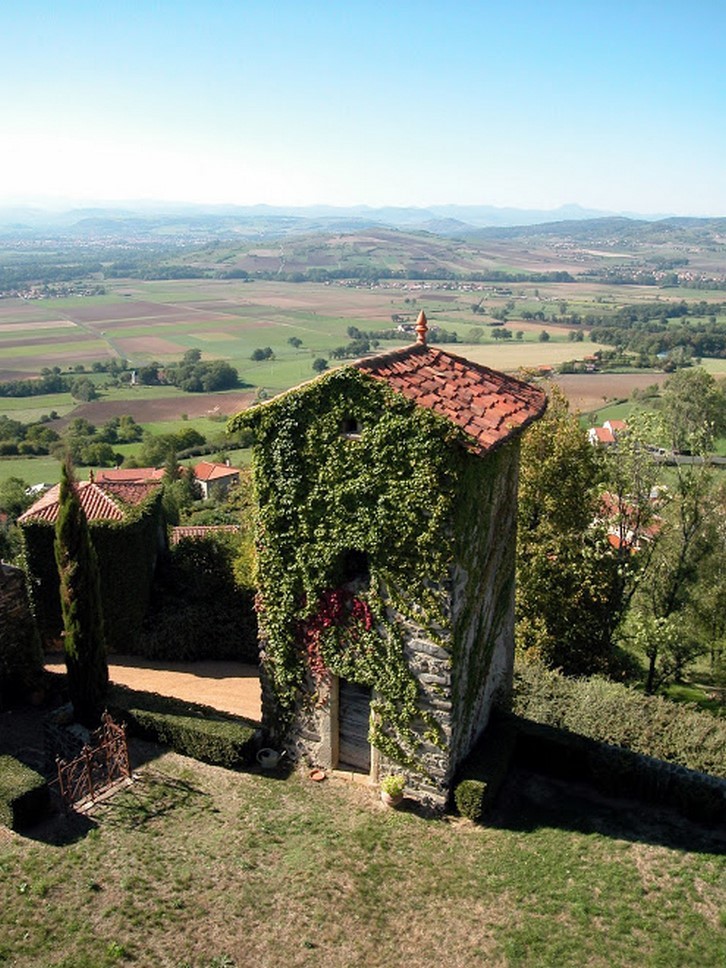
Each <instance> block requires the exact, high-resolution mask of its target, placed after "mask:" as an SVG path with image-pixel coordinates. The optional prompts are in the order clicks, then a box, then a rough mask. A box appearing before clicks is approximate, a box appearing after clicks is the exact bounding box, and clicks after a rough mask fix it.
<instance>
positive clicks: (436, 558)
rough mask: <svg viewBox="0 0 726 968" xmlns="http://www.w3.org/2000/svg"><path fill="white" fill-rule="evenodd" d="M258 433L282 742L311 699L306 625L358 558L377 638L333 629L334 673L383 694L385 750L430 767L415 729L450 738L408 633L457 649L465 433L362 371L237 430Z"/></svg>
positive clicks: (264, 592) (265, 576)
mask: <svg viewBox="0 0 726 968" xmlns="http://www.w3.org/2000/svg"><path fill="white" fill-rule="evenodd" d="M244 426H252V428H253V429H254V431H255V434H256V442H257V446H256V448H255V458H254V461H255V463H254V480H255V488H256V496H257V506H258V520H257V551H258V560H257V585H258V589H259V594H258V618H259V623H260V631H261V637H262V641H263V648H264V653H265V659H266V669H267V673H268V675H269V676H270V679H271V684H272V688H273V690H274V692H275V696H276V701H277V706H278V710H279V717H280V722H279V724H278V725H279V731H280V733H281V735H284V732H285V730H286V729H287V728H288V727H289V726H290V724H291V721H292V717H293V715H294V713H295V710H296V707H297V704H298V702H299V701H300V700H302V699H303V698H304V697H305V695H306V693H307V692H308V691H309V685H310V675H311V673H310V668H309V664H308V662H307V652H306V648H305V629H306V624H308V625H309V623H310V622H311V621H312V620H314V618H315V616H316V615H318V613H319V611H320V608H321V602H323V601H325V596H326V593H329V592H330V591H331V590H334V589H338V588H340V587H341V586H343V585H345V583H346V580H347V577H348V576H347V575H346V560H347V556H348V555H349V554H350V553H351V552H356V553H358V554H359V555H363V556H365V560H366V561H367V565H368V569H369V573H370V580H369V581H368V582H367V583H365V584H366V587H364V588H361V589H358V588H357V589H356V596H357V598H358V599H359V600H360V601H361V602H363V603H365V606H366V608H367V609H368V610H369V612H370V615H371V617H372V621H371V628H369V629H365V628H363V629H359V630H358V632H357V634H356V635H355V636H353V637H352V638H353V639H354V642H353V647H351V636H350V635H346V634H340V627H339V625H338V626H337V627H336V626H334V627H332V628H330V629H329V632H328V633H327V634H326V635H325V636H324V642H323V644H322V650H323V655H324V660H325V665H326V667H327V668H328V669H329V670H330V671H331V672H333V673H334V674H337V675H342V676H345V677H346V678H349V679H351V680H353V681H356V682H359V683H361V684H363V685H371V686H375V689H376V694H377V697H378V698H377V700H375V701H374V711H375V712H376V713H377V716H376V717H374V719H375V725H374V726H373V734H372V735H371V737H370V739H371V742H373V744H374V745H375V746H377V747H378V748H379V749H381V750H382V751H383V752H384V753H385V754H386V755H388V756H390V757H391V758H392V759H394V760H396V761H398V762H400V763H404V764H406V765H408V766H412V767H415V766H417V761H416V757H415V745H416V743H417V742H418V741H417V739H416V737H415V733H414V725H415V724H417V725H420V723H421V720H423V721H424V724H425V725H426V726H428V727H429V735H428V736H427V739H434V738H435V736H436V733H435V723H433V722H430V723H429V722H427V720H426V717H425V716H422V714H421V711H420V708H419V702H418V699H419V697H418V686H417V683H416V680H415V679H414V677H413V675H412V673H411V671H410V669H409V667H408V664H407V662H406V658H405V655H404V648H403V636H402V631H403V622H404V621H406V620H410V621H412V622H414V623H415V624H416V625H417V626H418V627H419V628H422V629H423V630H424V631H425V634H426V635H427V636H429V637H431V638H434V639H436V640H439V641H441V642H442V643H445V642H447V641H448V640H449V639H450V633H451V620H450V616H449V615H448V614H447V609H446V602H445V593H444V591H443V590H442V588H441V585H440V582H441V579H442V576H447V575H448V574H449V571H450V568H451V565H452V564H453V559H454V548H455V545H454V538H453V529H452V527H451V524H452V521H453V518H454V513H455V505H456V502H457V498H458V496H459V481H460V478H461V469H462V466H463V463H464V462H466V461H467V460H468V461H471V460H473V459H474V458H472V457H471V456H470V455H469V454H468V453H467V452H466V450H465V448H464V447H463V446H458V445H460V444H463V442H464V440H465V438H464V435H463V432H462V431H460V430H458V429H457V428H456V427H455V426H454V425H453V424H451V423H450V422H449V421H447V420H445V419H443V418H442V417H440V416H438V415H436V414H434V413H433V412H432V411H429V410H426V409H424V408H421V407H418V406H416V405H414V404H413V403H412V402H410V401H408V400H406V399H405V398H404V397H402V396H401V395H399V394H396V393H394V392H393V391H391V390H390V388H389V387H387V386H386V385H385V384H383V383H381V382H379V381H376V380H373V379H371V378H370V377H369V376H366V375H365V374H363V373H361V372H360V371H358V370H357V369H355V368H354V367H344V368H341V369H338V370H335V371H333V372H331V373H330V374H329V375H325V376H323V377H321V378H320V379H318V380H316V381H314V382H313V383H310V384H308V385H306V386H304V387H301V388H297V389H295V390H292V391H290V392H288V393H287V394H285V395H283V396H282V397H280V398H277V399H276V400H275V401H273V402H272V403H270V404H267V405H263V406H260V407H257V408H254V409H253V410H251V411H247V412H245V413H242V414H240V415H238V416H237V417H236V418H233V420H232V421H231V424H230V429H231V430H239V429H240V428H242V427H244ZM351 428H354V430H353V432H350V429H351ZM344 624H345V623H344ZM336 629H337V630H336ZM343 631H344V630H343Z"/></svg>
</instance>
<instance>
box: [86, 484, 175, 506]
mask: <svg viewBox="0 0 726 968" xmlns="http://www.w3.org/2000/svg"><path fill="white" fill-rule="evenodd" d="M96 482H98V478H96ZM101 487H102V488H103V490H104V491H106V492H107V493H108V494H111V495H112V496H113V497H116V498H118V499H119V500H121V501H123V503H124V504H129V505H134V504H141V502H142V501H145V500H146V498H147V497H148V496H149V495H150V494H153V493H154V491H158V489H159V488H160V487H161V480H150V481H102V482H101Z"/></svg>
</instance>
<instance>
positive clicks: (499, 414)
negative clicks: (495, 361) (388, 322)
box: [352, 342, 547, 455]
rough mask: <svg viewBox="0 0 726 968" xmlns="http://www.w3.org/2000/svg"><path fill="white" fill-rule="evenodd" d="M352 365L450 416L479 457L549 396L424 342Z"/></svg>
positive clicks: (538, 411) (532, 416) (541, 408)
mask: <svg viewBox="0 0 726 968" xmlns="http://www.w3.org/2000/svg"><path fill="white" fill-rule="evenodd" d="M352 365H353V366H355V367H356V368H357V369H359V370H362V371H363V372H364V373H367V374H369V375H370V376H372V377H373V378H374V379H376V380H383V381H385V382H386V383H387V384H388V385H389V386H390V387H391V388H392V389H393V390H396V391H398V392H399V393H401V394H402V395H403V396H404V397H408V399H409V400H413V401H414V403H416V404H418V405H419V406H421V407H427V408H428V409H429V410H433V411H435V412H436V413H438V414H439V415H440V416H442V417H446V418H447V419H448V420H451V422H452V423H454V424H456V425H457V426H458V427H460V428H461V429H462V430H463V431H464V432H465V433H466V435H467V436H468V438H469V449H470V450H471V451H473V452H474V453H476V454H479V455H483V454H486V453H488V452H489V451H491V450H494V448H495V447H498V446H499V445H500V444H503V443H505V442H506V441H507V440H509V439H510V438H512V437H514V436H516V435H517V434H519V433H520V432H521V431H522V430H524V428H525V427H526V426H528V425H529V424H530V423H532V422H533V421H534V420H537V419H538V418H539V417H541V416H542V414H543V413H544V412H545V410H546V408H547V396H546V394H545V393H544V391H543V390H541V389H540V388H539V387H536V386H533V385H532V384H531V383H525V382H524V381H523V380H517V379H516V378H515V377H512V376H509V375H508V374H506V373H499V372H498V371H497V370H490V369H489V367H487V366H482V365H480V364H479V363H472V362H471V361H470V360H466V359H464V358H463V357H461V356H454V354H453V353H447V352H445V351H444V350H440V349H438V348H436V347H434V346H428V345H427V344H426V343H420V342H419V343H414V344H413V346H407V347H404V348H403V349H399V350H393V351H392V352H390V353H383V354H380V355H378V356H371V357H366V358H365V359H362V360H356V362H355V363H353V364H352Z"/></svg>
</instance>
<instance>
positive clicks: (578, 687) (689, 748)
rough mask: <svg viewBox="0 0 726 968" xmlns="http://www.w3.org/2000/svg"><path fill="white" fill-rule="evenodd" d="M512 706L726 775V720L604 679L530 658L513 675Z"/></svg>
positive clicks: (692, 767)
mask: <svg viewBox="0 0 726 968" xmlns="http://www.w3.org/2000/svg"><path fill="white" fill-rule="evenodd" d="M512 711H513V712H514V713H516V714H517V715H518V716H522V717H524V718H525V719H529V720H534V721H535V722H538V723H543V724H545V725H548V726H556V727H560V728H562V729H567V730H569V731H571V732H573V733H579V734H580V735H582V736H588V737H590V738H591V739H595V740H599V741H601V742H604V743H608V744H610V745H614V746H622V747H625V748H627V749H630V750H633V751H634V752H636V753H642V754H643V755H645V756H652V757H654V758H656V759H659V760H666V761H668V762H671V763H678V764H679V765H680V766H684V767H686V768H687V769H689V770H697V771H699V772H701V773H710V774H711V775H713V776H717V777H726V720H724V719H720V718H718V717H715V716H712V715H711V714H710V713H706V712H699V711H697V710H695V709H693V707H690V706H685V705H683V704H680V703H673V702H670V701H669V700H668V699H664V698H663V697H662V696H645V695H643V694H642V693H639V692H635V691H634V690H633V689H629V688H628V687H627V686H623V685H620V684H619V683H615V682H609V681H608V680H606V679H601V678H592V679H570V678H567V677H565V676H563V675H560V674H559V673H557V672H553V671H551V670H549V669H545V668H544V667H542V666H539V665H536V664H534V663H531V664H530V663H526V664H525V663H521V664H519V665H518V666H517V669H516V670H515V676H514V692H513V698H512Z"/></svg>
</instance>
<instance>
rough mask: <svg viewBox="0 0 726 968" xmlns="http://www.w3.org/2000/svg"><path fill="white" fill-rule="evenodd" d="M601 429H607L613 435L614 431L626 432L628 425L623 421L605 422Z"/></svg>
mask: <svg viewBox="0 0 726 968" xmlns="http://www.w3.org/2000/svg"><path fill="white" fill-rule="evenodd" d="M603 427H607V428H608V429H609V430H612V432H613V433H615V431H616V430H627V428H628V425H627V423H626V422H625V421H624V420H606V421H605V422H604V423H603Z"/></svg>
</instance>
